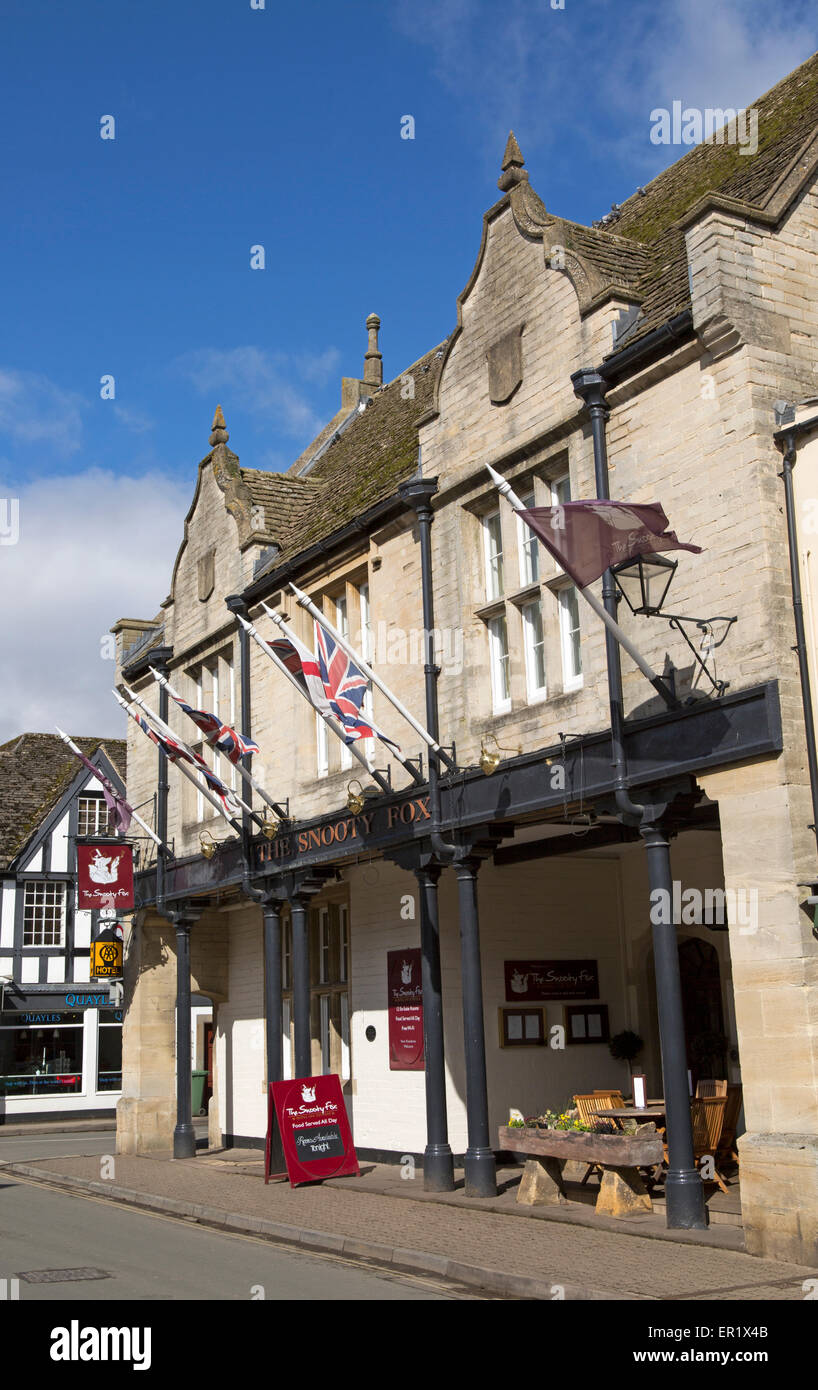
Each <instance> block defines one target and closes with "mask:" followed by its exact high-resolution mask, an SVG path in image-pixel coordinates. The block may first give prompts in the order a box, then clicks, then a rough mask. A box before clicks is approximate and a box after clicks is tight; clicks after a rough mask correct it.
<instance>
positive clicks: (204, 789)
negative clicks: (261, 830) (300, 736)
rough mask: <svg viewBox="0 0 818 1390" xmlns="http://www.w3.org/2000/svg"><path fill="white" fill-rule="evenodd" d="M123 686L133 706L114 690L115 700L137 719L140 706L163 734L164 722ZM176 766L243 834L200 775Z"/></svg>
mask: <svg viewBox="0 0 818 1390" xmlns="http://www.w3.org/2000/svg"><path fill="white" fill-rule="evenodd" d="M122 685H123V689H124V690H126V691H127V692H128V694H129V695H130V696H131V704H128V702H127V701H126V700H123V698H122V696H121V695H120V693H119V691H118V690H114V691H113V694H114V697H115V698H116V699H117V700H118V701H119V703H120V704H121V705H122V708H123V709H125V710H127V712H128V714H131V715H132V717H135V716H133V712H132V708H131V706H132V705H133V704H138V705H139V706H140V707H141V709H143V710H144V712H145V714H147V715H149V716H150V717H151V718H154V717H155V718H156V727H157V732H158V733H161V732H162V726H163V723H164V721H163V720H161V719H159V717H158V716H154V715H153V713H152V711H151V710H150V709H149V708H148V706H147V705H146V704H145V703H144V701H143V700H141V699H140V697H139V696H138V695H137V694H136V693H135V692H134V691H133V690H131V689H130V687H129V686H127V685H125V682H124V681H123V683H122ZM164 728H165V729H167V731H168V734H169V735H170V737H171V738H173V739H175V740H176V742H177V743H178V744H179V747H180V748H182V749H186V744H184V743H183V742H182V740H181V739H180V738H178V737H177V735H176V734H174V733H172V732H171V730H170V729H169V728H168V726H167V724H164ZM174 766H175V767H178V769H179V771H180V772H181V773H182V775H183V776H185V777H186V778H187V780H188V781H189V782H192V783H193V785H194V787H195V788H196V790H197V791H199V792H201V793H202V795H203V796H204V798H205V800H206V801H209V802H210V804H211V806H213V807H214V808H215V809H216V810H217V811H218V812H219V815H220V816H224V819H225V820H226V821H227V823H228V825H230V826H232V827H233V829H234V830H236V831H238V832H239V833H241V826H240V825H239V823H238V821H237V820H234V819H233V817H232V816H229V815H228V814H227V811H226V810H225V809H224V807H223V806H222V804H221V802H220V801H219V799H218V797H217V796H215V795H214V793H213V792H212V791H211V790H210V788H209V787H208V786H207V784H206V783H203V782H200V781H199V776H198V774H197V773H195V772H191V770H190V768H189V767H188V765H187V763H185V762H183V761H182V760H177V761H176V762H175V764H174ZM236 800H237V801H238V800H239V799H238V797H236ZM239 805H241V802H239Z"/></svg>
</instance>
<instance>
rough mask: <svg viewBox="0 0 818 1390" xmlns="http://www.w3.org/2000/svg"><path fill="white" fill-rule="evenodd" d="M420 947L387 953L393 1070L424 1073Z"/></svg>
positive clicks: (390, 1052) (390, 1061)
mask: <svg viewBox="0 0 818 1390" xmlns="http://www.w3.org/2000/svg"><path fill="white" fill-rule="evenodd" d="M420 971H421V956H420V947H419V946H415V947H413V948H412V950H410V951H387V953H386V975H387V988H388V991H389V1070H390V1071H423V1070H424V1067H425V1061H424V1055H423V987H422V984H421V974H420Z"/></svg>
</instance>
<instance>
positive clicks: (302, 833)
mask: <svg viewBox="0 0 818 1390" xmlns="http://www.w3.org/2000/svg"><path fill="white" fill-rule="evenodd" d="M430 818H431V817H430V812H429V798H428V796H417V797H413V798H412V800H411V801H402V802H400V803H399V804H397V805H395V806H383V807H378V808H377V809H375V808H374V807H373V809H372V810H371V811H362V812H361V813H360V815H357V816H345V817H344V818H343V819H342V820H337V821H332V822H331V823H329V824H328V825H314V826H312V827H311V828H310V829H308V830H298V831H296V832H295V833H294V834H291V835H279V836H278V837H277V838H276V839H275V840H270V841H267V843H266V844H263V845H258V846H257V848H256V854H257V863H258V864H265V863H267V862H269V861H270V860H274V861H280V860H291V859H296V858H298V857H300V856H301V855H310V854H317V853H321V851H326V850H331V849H336V848H338V847H342V846H347V845H351V846H354V845H355V844H356V842H361V841H368V840H370V839H380V838H381V837H382V836H383V837H385V838H388V837H389V836H390V835H394V834H395V832H396V831H400V830H401V829H402V828H408V827H409V826H413V825H422V824H423V822H424V821H428V820H429V819H430Z"/></svg>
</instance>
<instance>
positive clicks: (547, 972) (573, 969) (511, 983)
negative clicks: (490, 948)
mask: <svg viewBox="0 0 818 1390" xmlns="http://www.w3.org/2000/svg"><path fill="white" fill-rule="evenodd" d="M503 965H504V967H505V976H506V999H508V1000H510V1001H512V1002H513V1003H516V1002H517V1001H518V1000H519V1001H520V1002H522V1001H523V1000H531V1001H533V1002H535V1003H536V1002H541V1001H542V1000H545V999H598V998H599V971H598V969H597V963H596V961H595V960H507V961H504V962H503Z"/></svg>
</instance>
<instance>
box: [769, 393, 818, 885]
mask: <svg viewBox="0 0 818 1390" xmlns="http://www.w3.org/2000/svg"><path fill="white" fill-rule="evenodd" d="M783 405H784V403H783V402H781V406H783ZM789 410H792V407H785V408H784V409H780V410H778V411H777V414H778V415H782V414H785V412H786V411H789ZM793 414H794V411H793ZM805 423H806V424H810V423H812V424H814V423H815V422H814V421H813V422H810V421H806V422H805ZM773 437H774V440H775V443H776V445H777V447H778V448H779V449H781V452H782V465H783V466H782V470H781V474H780V476H781V478H782V479H783V481H784V499H785V503H786V510H787V543H788V545H789V552H790V583H791V585H792V611H793V618H794V620H795V654H796V657H797V658H798V670H799V673H800V676H801V704H802V706H803V710H804V733H805V735H806V740H807V766H808V768H809V783H810V791H811V793H812V822H813V823H812V825H811V826H810V827H809V828H810V830H812V832H813V834H814V835H815V838H816V845H817V846H818V755H816V748H815V716H814V714H813V704H812V689H811V685H810V678H809V661H808V659H807V641H806V630H805V627H804V604H803V600H802V597H801V572H800V566H799V564H798V532H797V528H796V521H795V497H794V493H793V485H792V470H793V468H794V467H795V461H796V458H797V456H798V451H797V448H796V430H795V428H794V426H791V427H790V428H785V429H783V430H780V431H779V432H778V433H777V434H776V435H774V436H773ZM813 891H815V890H813Z"/></svg>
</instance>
